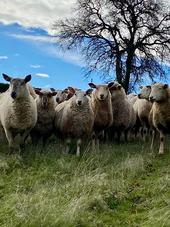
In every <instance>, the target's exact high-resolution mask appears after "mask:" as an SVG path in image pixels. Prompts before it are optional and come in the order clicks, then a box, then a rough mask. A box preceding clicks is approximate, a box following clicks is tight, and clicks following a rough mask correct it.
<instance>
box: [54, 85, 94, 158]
mask: <svg viewBox="0 0 170 227" xmlns="http://www.w3.org/2000/svg"><path fill="white" fill-rule="evenodd" d="M69 90H70V92H71V93H72V94H73V96H72V97H71V98H70V99H69V100H68V101H64V102H62V103H61V104H59V105H57V106H56V108H55V112H56V114H55V127H56V132H57V134H58V135H60V136H61V137H62V138H63V139H66V144H67V147H66V153H68V152H69V146H70V143H71V139H74V138H75V139H76V140H77V150H76V154H77V156H79V155H80V146H81V143H82V139H83V138H88V137H90V136H91V133H92V129H93V124H94V113H93V110H92V106H91V102H90V98H89V97H88V91H86V92H83V91H75V89H74V88H71V87H69Z"/></svg>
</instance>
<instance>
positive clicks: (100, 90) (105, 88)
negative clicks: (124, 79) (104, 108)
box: [89, 83, 114, 101]
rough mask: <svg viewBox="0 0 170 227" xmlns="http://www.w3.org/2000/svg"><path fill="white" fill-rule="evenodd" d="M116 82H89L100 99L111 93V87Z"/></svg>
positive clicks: (104, 98) (102, 99)
mask: <svg viewBox="0 0 170 227" xmlns="http://www.w3.org/2000/svg"><path fill="white" fill-rule="evenodd" d="M113 84H114V83H109V84H108V85H95V84H93V83H89V86H90V87H91V88H95V89H96V90H95V91H94V93H95V96H96V98H97V99H98V100H100V101H104V100H106V99H107V97H108V96H109V95H110V91H109V89H110V88H111V87H112V86H113Z"/></svg>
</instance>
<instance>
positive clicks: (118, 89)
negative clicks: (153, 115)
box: [110, 82, 136, 142]
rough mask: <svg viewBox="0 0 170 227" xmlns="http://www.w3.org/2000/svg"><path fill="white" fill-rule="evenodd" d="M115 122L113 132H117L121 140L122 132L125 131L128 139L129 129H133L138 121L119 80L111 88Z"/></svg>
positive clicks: (112, 127)
mask: <svg viewBox="0 0 170 227" xmlns="http://www.w3.org/2000/svg"><path fill="white" fill-rule="evenodd" d="M110 92H111V102H112V114H113V123H112V126H111V132H113V133H115V132H116V133H117V139H118V142H120V137H121V133H122V132H124V134H125V140H126V141H127V134H128V131H129V130H131V129H132V128H133V127H134V125H135V122H136V115H135V112H134V109H133V106H132V104H131V103H130V101H129V100H128V99H127V96H126V93H125V90H124V88H123V87H122V86H121V85H120V84H119V83H117V82H115V83H114V85H113V86H112V87H111V88H110Z"/></svg>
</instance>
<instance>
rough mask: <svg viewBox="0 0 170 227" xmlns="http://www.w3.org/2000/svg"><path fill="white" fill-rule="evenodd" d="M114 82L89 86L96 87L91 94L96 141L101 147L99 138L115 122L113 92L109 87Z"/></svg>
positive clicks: (90, 84)
mask: <svg viewBox="0 0 170 227" xmlns="http://www.w3.org/2000/svg"><path fill="white" fill-rule="evenodd" d="M113 84H114V82H112V83H109V84H107V85H95V84H94V83H89V86H90V87H91V88H93V89H94V91H93V92H92V94H91V103H92V108H93V111H94V141H93V143H94V142H96V144H97V149H99V139H100V137H101V135H102V133H103V131H104V130H105V129H107V128H109V127H110V126H111V125H112V122H113V115H112V104H111V94H110V91H109V89H110V88H111V87H112V86H113ZM93 147H94V145H93Z"/></svg>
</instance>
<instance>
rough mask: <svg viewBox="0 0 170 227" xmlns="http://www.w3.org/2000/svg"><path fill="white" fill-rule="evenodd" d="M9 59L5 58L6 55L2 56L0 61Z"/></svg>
mask: <svg viewBox="0 0 170 227" xmlns="http://www.w3.org/2000/svg"><path fill="white" fill-rule="evenodd" d="M7 59H8V56H5V55H1V56H0V60H7Z"/></svg>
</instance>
